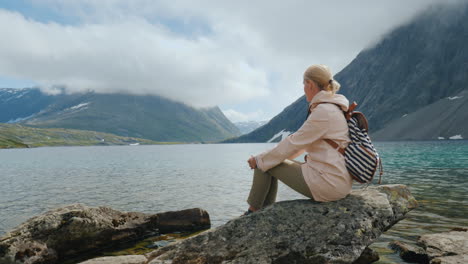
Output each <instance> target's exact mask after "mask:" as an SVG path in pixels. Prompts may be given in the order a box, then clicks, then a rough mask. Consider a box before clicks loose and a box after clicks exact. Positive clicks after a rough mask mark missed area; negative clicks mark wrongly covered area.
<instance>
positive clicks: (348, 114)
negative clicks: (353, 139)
mask: <svg viewBox="0 0 468 264" xmlns="http://www.w3.org/2000/svg"><path fill="white" fill-rule="evenodd" d="M322 104H323V103H322ZM331 104H333V103H331ZM335 105H336V106H338V107H340V106H339V105H338V104H335ZM356 106H357V103H356V102H353V103H352V104H350V105H349V107H348V111H346V112H345V111H343V113H344V115H345V118H346V120H349V119H351V116H352V114H353V111H354V109H355V108H356ZM323 140H325V142H327V143H328V144H329V145H330V146H332V148H334V149H336V150H338V152H340V153H341V155H344V153H345V149H344V148H341V147H340V146H339V145H338V143H336V142H335V141H333V140H331V139H328V138H324V139H323Z"/></svg>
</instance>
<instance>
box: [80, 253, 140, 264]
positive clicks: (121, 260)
mask: <svg viewBox="0 0 468 264" xmlns="http://www.w3.org/2000/svg"><path fill="white" fill-rule="evenodd" d="M147 261H148V259H146V257H145V256H142V255H127V256H117V257H102V258H95V259H90V260H87V261H84V262H80V263H79V264H145V263H146V262H147Z"/></svg>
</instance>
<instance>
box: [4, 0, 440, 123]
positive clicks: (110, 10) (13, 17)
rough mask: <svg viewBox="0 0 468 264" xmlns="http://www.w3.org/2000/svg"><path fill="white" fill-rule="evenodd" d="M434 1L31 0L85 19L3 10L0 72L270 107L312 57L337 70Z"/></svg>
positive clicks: (73, 85) (48, 82) (75, 87)
mask: <svg viewBox="0 0 468 264" xmlns="http://www.w3.org/2000/svg"><path fill="white" fill-rule="evenodd" d="M438 2H443V1H441V0H413V1H403V0H398V1H396V0H394V1H390V0H388V1H374V0H362V1H359V2H355V1H353V2H347V1H338V0H332V1H327V2H324V1H299V0H296V1H276V2H271V1H266V0H259V1H254V2H252V1H208V0H199V1H152V0H135V1H124V0H101V1H92V0H80V1H65V0H42V1H37V0H35V1H34V0H32V3H35V4H36V5H46V6H48V7H50V10H55V11H56V13H58V14H63V16H66V17H74V18H75V19H72V20H73V21H81V22H80V23H75V24H69V25H63V24H58V23H50V22H49V23H43V22H38V21H39V20H38V19H32V18H26V17H25V16H23V15H22V14H19V13H14V12H11V11H7V10H1V9H0V35H1V36H2V39H6V40H8V41H2V42H1V43H0V75H4V76H11V77H15V78H23V79H29V80H33V81H35V82H37V83H39V84H40V85H41V86H42V87H43V89H45V90H48V91H53V88H54V87H56V86H57V85H58V86H65V87H66V90H67V92H79V91H85V90H95V91H97V92H102V93H110V92H115V91H119V92H131V93H137V94H158V95H162V96H165V97H168V98H171V99H175V100H178V101H183V102H185V103H188V104H191V105H195V106H212V105H223V104H230V105H232V104H235V103H245V102H253V100H261V101H262V107H263V109H264V110H265V112H269V113H271V116H274V115H276V114H277V113H278V112H279V111H281V110H282V109H283V108H284V107H286V106H287V105H289V104H290V103H292V102H293V101H294V100H296V99H297V98H298V97H299V96H301V95H302V92H303V91H302V87H301V81H302V80H301V78H302V73H303V71H304V69H305V68H306V67H307V66H309V65H311V64H315V63H323V64H327V65H329V66H330V68H331V69H332V70H333V71H334V73H337V72H338V71H340V70H341V69H342V68H343V67H345V66H346V65H347V64H348V63H349V62H350V61H351V60H352V59H353V58H354V57H355V56H356V55H357V54H358V52H359V51H361V50H362V49H364V48H365V47H368V46H369V45H372V44H373V43H375V42H376V41H377V40H378V39H380V38H381V37H382V36H383V35H384V34H385V33H386V32H388V31H389V30H391V29H392V28H394V27H396V26H398V25H400V24H402V23H404V22H406V21H408V20H409V19H411V18H412V17H414V16H415V15H416V14H417V13H418V12H421V11H422V10H424V9H425V8H427V7H428V6H429V5H432V4H434V3H438ZM257 103H258V102H257ZM233 109H234V108H233ZM233 111H234V110H233ZM240 112H245V111H240ZM228 114H229V112H228ZM233 115H235V114H233Z"/></svg>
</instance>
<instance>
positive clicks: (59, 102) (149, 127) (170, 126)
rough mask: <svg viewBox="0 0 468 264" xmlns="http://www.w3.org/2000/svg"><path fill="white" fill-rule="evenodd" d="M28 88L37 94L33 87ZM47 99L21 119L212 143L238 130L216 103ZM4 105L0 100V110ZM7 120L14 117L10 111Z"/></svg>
mask: <svg viewBox="0 0 468 264" xmlns="http://www.w3.org/2000/svg"><path fill="white" fill-rule="evenodd" d="M0 91H1V90H0ZM30 92H31V93H36V91H34V89H31V91H30ZM21 99H22V98H18V100H20V102H17V104H18V105H28V104H29V103H30V101H31V100H26V99H25V100H21ZM11 100H13V99H10V101H11ZM49 100H50V104H49V105H47V106H46V107H45V108H43V109H41V110H40V111H37V110H38V109H40V108H39V107H37V108H36V109H35V111H37V112H36V113H34V114H33V115H32V116H29V117H28V118H26V119H25V120H22V121H21V123H22V124H25V125H29V126H35V127H43V128H72V129H82V130H93V131H100V132H106V133H113V134H116V135H120V136H125V137H139V138H146V139H151V140H156V141H178V142H200V141H217V140H222V139H225V138H229V137H232V136H236V135H239V134H240V132H239V130H238V129H237V127H235V126H234V124H232V123H231V122H230V121H229V120H228V119H227V118H226V117H225V116H224V114H223V113H222V112H221V110H220V109H219V108H218V107H213V108H206V109H196V108H193V107H190V106H188V105H185V104H183V103H179V102H175V101H171V100H168V99H166V98H163V97H159V96H149V95H147V96H137V95H126V94H96V93H84V94H71V95H59V96H52V97H51V99H49ZM5 107H6V106H4V105H3V104H2V103H1V102H0V108H5ZM0 110H1V109H0ZM28 114H29V113H28ZM19 117H24V115H23V116H19ZM8 119H9V120H11V119H15V117H12V116H11V115H10V116H8ZM0 121H2V120H0ZM6 121H8V120H6ZM3 122H5V121H3Z"/></svg>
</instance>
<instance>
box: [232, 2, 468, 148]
mask: <svg viewBox="0 0 468 264" xmlns="http://www.w3.org/2000/svg"><path fill="white" fill-rule="evenodd" d="M467 21H468V4H467V3H466V2H465V3H463V4H457V5H440V6H435V7H433V8H430V9H428V10H427V11H426V12H424V13H422V14H420V15H419V16H418V17H416V18H415V19H414V20H413V21H411V22H410V23H408V24H406V25H403V26H401V27H399V28H397V29H395V30H393V31H392V32H390V33H389V34H387V35H386V36H385V37H384V38H383V39H382V40H381V41H380V42H378V43H377V44H376V45H375V46H374V47H372V48H369V49H366V50H364V51H362V52H361V53H360V54H359V55H358V56H357V57H356V58H355V59H354V60H353V61H352V62H351V63H350V64H349V65H348V66H347V67H345V68H344V69H343V70H342V71H341V72H339V73H338V74H337V75H336V76H335V79H336V80H338V81H339V82H340V83H341V85H342V88H341V90H340V92H341V93H342V94H344V95H345V96H346V97H348V99H349V100H350V102H352V101H356V102H357V103H358V104H359V106H358V108H357V110H359V111H362V112H364V113H365V114H366V116H367V117H368V119H369V126H370V132H371V135H372V134H373V132H376V131H377V130H379V129H382V128H383V127H385V126H386V125H387V124H389V122H391V121H393V120H396V119H398V118H400V117H401V116H403V115H405V114H409V113H412V112H415V111H417V110H418V109H421V108H422V107H424V106H427V105H430V104H432V103H435V102H437V101H438V100H441V99H443V98H447V97H451V96H452V97H453V96H455V95H457V94H459V93H460V92H461V91H462V90H464V89H466V88H467V83H468V45H466V43H468V23H467ZM291 109H294V111H291ZM442 110H443V109H441V111H442ZM306 111H307V104H306V102H305V99H304V97H301V98H300V99H298V100H297V101H296V102H294V103H293V104H292V105H290V106H288V107H287V108H286V109H285V110H284V111H283V112H281V113H280V114H279V115H277V116H276V117H275V118H273V119H272V120H271V121H270V122H269V123H268V124H266V125H265V126H263V127H261V128H259V129H257V130H255V131H253V132H251V133H249V134H247V135H243V136H241V137H239V138H237V139H230V140H228V141H227V142H265V141H267V140H269V139H270V138H271V137H272V136H273V135H275V134H276V133H278V132H281V131H282V130H285V131H292V132H294V131H296V130H297V129H298V128H299V127H300V125H301V124H302V122H303V121H304V118H305V114H302V113H306ZM453 115H457V116H458V115H460V118H459V117H456V119H457V120H459V119H461V117H462V116H464V113H462V112H461V111H456V112H453ZM445 125H453V124H445ZM414 129H417V128H416V127H414ZM460 133H461V132H460ZM418 135H419V136H418V137H416V138H413V139H418V140H422V139H431V138H428V137H427V135H426V134H421V133H419V134H418ZM394 136H395V137H392V138H389V137H386V139H393V140H397V139H399V138H398V137H397V136H398V134H394Z"/></svg>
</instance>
